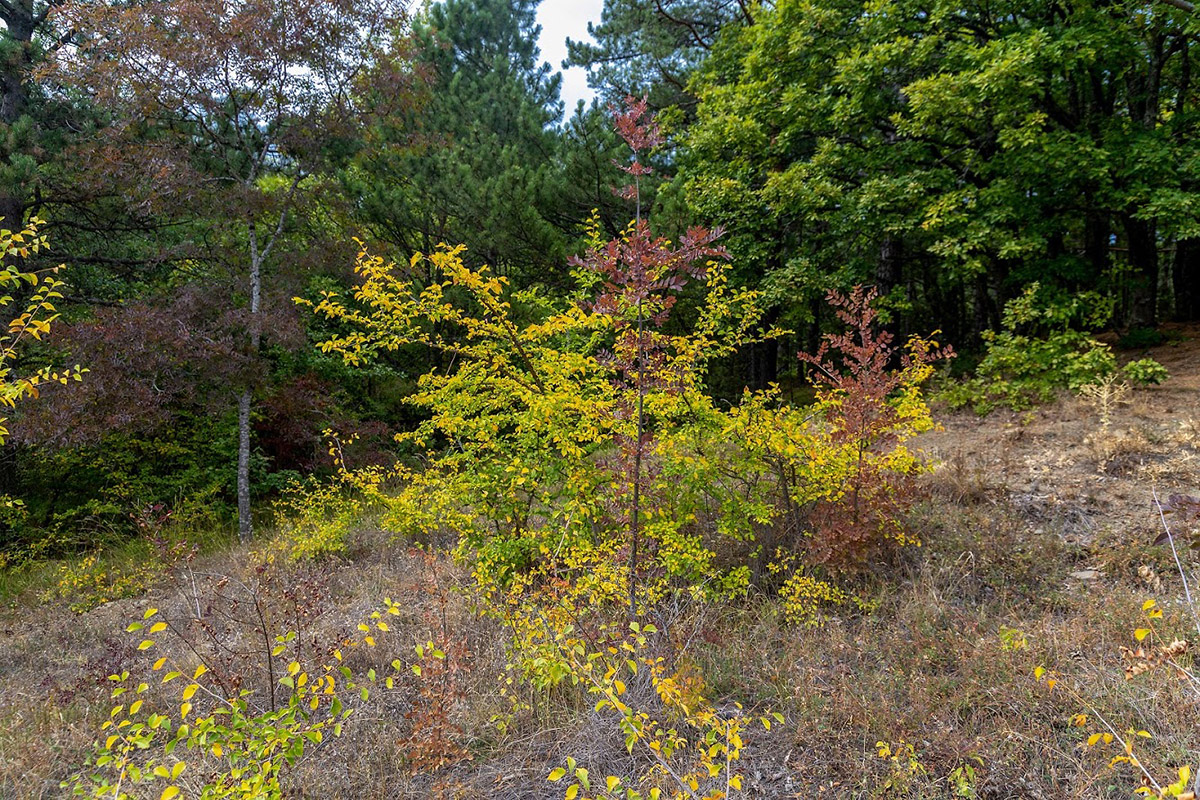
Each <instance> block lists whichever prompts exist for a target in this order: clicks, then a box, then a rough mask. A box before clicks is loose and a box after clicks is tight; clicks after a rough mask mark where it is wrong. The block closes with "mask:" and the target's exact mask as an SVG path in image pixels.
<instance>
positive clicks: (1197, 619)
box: [1150, 489, 1200, 777]
mask: <svg viewBox="0 0 1200 800" xmlns="http://www.w3.org/2000/svg"><path fill="white" fill-rule="evenodd" d="M1150 492H1151V494H1152V495H1153V496H1154V505H1155V507H1156V508H1157V509H1158V518H1159V520H1160V521H1161V522H1162V526H1163V530H1164V531H1166V533H1167V541H1168V542H1170V543H1171V555H1173V556H1174V557H1175V568H1176V569H1177V570H1179V577H1180V578H1181V579H1182V580H1183V595H1184V597H1186V598H1187V604H1188V610H1189V611H1191V612H1192V622H1194V623H1195V625H1196V634H1197V635H1200V616H1197V614H1196V603H1195V601H1193V600H1192V589H1191V586H1189V585H1188V578H1187V573H1186V572H1185V571H1184V569H1183V562H1181V561H1180V560H1179V550H1177V549H1176V548H1175V536H1174V534H1172V533H1171V526H1170V525H1168V524H1167V516H1166V514H1164V513H1163V507H1162V503H1161V502H1159V500H1158V491H1157V490H1155V489H1151V490H1150ZM1198 777H1200V773H1198Z"/></svg>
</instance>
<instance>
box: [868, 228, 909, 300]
mask: <svg viewBox="0 0 1200 800" xmlns="http://www.w3.org/2000/svg"><path fill="white" fill-rule="evenodd" d="M903 255H904V242H903V240H901V239H899V238H897V237H895V236H892V235H891V234H885V235H884V237H883V242H882V243H881V244H880V245H879V262H878V264H876V266H875V284H876V286H877V287H878V288H879V294H880V295H886V294H887V293H888V292H890V291H892V289H895V288H896V286H897V284H899V283H900V280H901V278H902V274H903V273H902V269H903V262H902V260H901V259H902V258H903Z"/></svg>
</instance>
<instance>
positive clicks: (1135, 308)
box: [1123, 214, 1158, 328]
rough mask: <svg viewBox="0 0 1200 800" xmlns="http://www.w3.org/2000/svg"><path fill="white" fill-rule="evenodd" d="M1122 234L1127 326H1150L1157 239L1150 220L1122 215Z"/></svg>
mask: <svg viewBox="0 0 1200 800" xmlns="http://www.w3.org/2000/svg"><path fill="white" fill-rule="evenodd" d="M1123 222H1124V227H1125V236H1126V239H1127V240H1128V242H1127V243H1128V246H1129V266H1130V267H1131V269H1132V272H1133V275H1132V278H1131V285H1130V287H1129V288H1130V294H1129V297H1130V301H1129V314H1128V320H1129V325H1130V326H1131V327H1137V328H1153V327H1155V326H1157V325H1158V243H1157V241H1156V236H1155V234H1156V231H1155V225H1154V223H1153V222H1147V221H1146V220H1144V219H1137V218H1136V217H1134V216H1132V215H1129V214H1127V215H1125V218H1124V220H1123Z"/></svg>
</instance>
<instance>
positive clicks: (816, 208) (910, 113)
mask: <svg viewBox="0 0 1200 800" xmlns="http://www.w3.org/2000/svg"><path fill="white" fill-rule="evenodd" d="M1196 24H1197V22H1196V19H1195V17H1194V16H1192V15H1189V14H1187V13H1186V12H1184V11H1182V10H1177V9H1175V8H1173V7H1171V6H1168V5H1165V4H1161V3H1132V2H1131V3H1121V4H1117V5H1112V4H1108V5H1102V4H1098V3H1096V4H1092V3H1085V4H1083V5H1075V6H1072V7H1071V8H1070V9H1067V10H1064V9H1062V8H1061V7H1060V6H1058V5H1056V4H1052V3H1040V2H1028V0H1022V2H1012V3H1007V4H1005V5H1004V6H1003V7H996V6H994V5H986V4H976V3H968V4H966V5H963V4H938V3H935V4H934V5H933V6H930V5H929V4H922V3H915V2H908V0H896V1H895V2H887V3H884V4H883V5H882V6H879V5H873V6H870V7H864V6H862V5H861V4H855V3H847V2H842V1H841V0H821V2H818V3H815V4H814V3H801V2H796V1H795V0H781V2H779V3H776V4H774V5H773V6H771V7H765V6H764V7H760V8H759V9H758V10H757V11H756V12H755V18H754V24H751V25H746V26H740V27H736V28H732V29H728V32H727V35H726V36H724V37H723V38H722V40H721V42H720V43H719V45H718V47H717V48H715V50H714V53H713V55H712V56H711V57H710V58H709V59H708V61H707V62H706V63H705V65H704V68H703V70H702V73H701V74H700V75H699V76H698V77H697V79H696V82H695V84H694V89H695V91H696V92H697V94H698V96H699V98H700V104H699V108H698V116H699V122H698V124H697V125H696V126H695V127H694V128H693V129H692V130H691V131H690V132H689V134H688V137H687V145H688V153H687V160H686V161H685V166H686V169H685V170H684V172H685V175H686V178H687V186H688V192H689V199H690V201H691V202H692V204H693V207H694V208H695V209H696V211H697V212H699V213H700V214H701V216H702V217H703V218H704V219H706V220H708V221H710V222H717V223H721V224H724V225H726V226H727V227H728V228H729V230H730V236H729V238H728V240H727V242H728V246H729V248H730V250H731V252H733V253H734V254H735V256H736V257H737V258H736V259H735V261H736V262H737V263H739V265H741V266H742V267H743V268H744V270H745V272H744V273H743V277H744V279H745V280H747V281H748V282H751V283H754V284H756V285H762V286H763V287H764V288H765V289H766V291H767V294H768V296H769V297H771V298H772V299H774V300H775V302H776V303H777V304H779V307H780V308H781V309H782V310H783V311H784V312H785V313H787V314H790V315H791V316H792V318H793V319H794V320H797V321H800V320H804V319H806V318H811V317H812V316H813V315H814V314H813V311H812V310H811V308H812V307H813V306H814V304H815V303H816V300H817V298H819V296H820V294H821V293H822V292H823V291H824V290H825V289H826V288H830V287H833V286H842V287H844V286H847V285H850V284H852V283H854V282H859V281H868V282H871V283H874V284H876V285H878V286H879V287H880V288H881V290H883V291H884V292H885V293H888V292H890V293H891V297H890V303H891V306H892V308H893V309H895V310H897V311H900V312H905V311H907V312H909V313H908V314H907V316H906V318H907V319H908V320H909V322H910V324H915V320H917V319H920V318H928V316H927V315H928V314H929V313H930V312H932V313H933V314H935V315H936V316H935V318H936V319H937V320H938V322H939V323H941V324H942V325H943V326H944V327H945V328H946V329H947V332H948V333H949V334H950V335H951V337H952V338H956V339H959V340H964V339H966V338H968V337H969V336H970V335H971V334H977V333H978V332H979V331H981V330H984V329H987V328H994V327H996V326H997V325H998V323H999V317H1000V309H1001V308H1002V307H1003V303H1004V301H1005V300H1006V299H1007V298H1010V297H1012V296H1015V295H1017V294H1019V293H1020V290H1021V287H1022V286H1024V285H1025V284H1027V283H1028V282H1029V281H1031V280H1033V279H1034V278H1040V279H1041V280H1043V282H1051V283H1054V284H1056V285H1058V286H1060V287H1062V288H1065V289H1068V290H1074V289H1078V288H1102V289H1105V290H1107V291H1110V292H1114V293H1115V294H1117V295H1118V298H1119V299H1120V300H1121V302H1120V303H1119V307H1118V311H1119V319H1120V321H1122V322H1124V323H1125V324H1133V325H1153V324H1154V323H1155V322H1156V321H1157V319H1158V316H1159V313H1160V306H1164V305H1165V304H1164V303H1162V302H1160V298H1158V297H1157V287H1158V285H1159V282H1160V281H1159V278H1160V276H1161V275H1162V274H1163V271H1164V268H1165V261H1166V260H1167V258H1168V257H1169V254H1170V253H1171V252H1172V251H1173V250H1174V244H1175V243H1176V242H1179V243H1183V245H1184V246H1183V248H1182V255H1181V256H1179V257H1178V258H1177V260H1176V261H1175V264H1174V266H1175V268H1176V270H1177V272H1178V279H1177V281H1176V283H1177V286H1178V288H1177V290H1176V295H1177V296H1178V297H1184V296H1185V295H1187V284H1188V283H1189V281H1192V280H1194V279H1193V278H1192V277H1190V276H1191V275H1192V270H1191V267H1190V266H1189V264H1190V263H1191V262H1190V261H1189V260H1188V259H1189V258H1190V256H1189V255H1188V247H1190V245H1188V244H1187V243H1188V242H1189V241H1190V240H1191V238H1192V237H1194V236H1195V233H1196V230H1195V225H1196V222H1197V216H1196V208H1197V206H1196V200H1197V196H1196V194H1195V188H1196V185H1197V184H1196V181H1195V170H1196V169H1197V166H1198V165H1197V162H1196V160H1195V158H1194V157H1193V156H1192V155H1191V153H1190V150H1189V148H1188V146H1187V144H1186V142H1188V141H1190V140H1192V139H1193V138H1194V135H1195V125H1196V108H1195V106H1196V103H1195V93H1194V91H1193V90H1192V88H1191V73H1192V68H1193V67H1194V64H1193V61H1194V59H1193V55H1194V47H1193V46H1191V45H1190V44H1189V41H1190V39H1191V37H1192V36H1193V35H1194V30H1195V26H1196Z"/></svg>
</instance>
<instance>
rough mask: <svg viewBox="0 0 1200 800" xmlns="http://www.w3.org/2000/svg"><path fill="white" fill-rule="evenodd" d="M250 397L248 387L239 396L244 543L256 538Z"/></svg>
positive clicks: (239, 496)
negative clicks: (251, 503) (251, 489)
mask: <svg viewBox="0 0 1200 800" xmlns="http://www.w3.org/2000/svg"><path fill="white" fill-rule="evenodd" d="M250 395H251V390H250V388H249V387H246V388H245V389H243V390H242V393H241V394H240V395H239V396H238V463H237V505H238V539H239V540H240V541H242V542H248V541H250V539H251V538H252V537H253V536H254V522H253V519H252V518H251V516H250Z"/></svg>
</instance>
